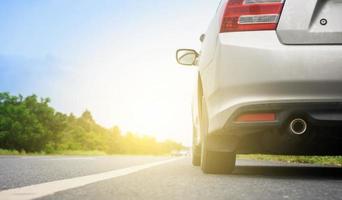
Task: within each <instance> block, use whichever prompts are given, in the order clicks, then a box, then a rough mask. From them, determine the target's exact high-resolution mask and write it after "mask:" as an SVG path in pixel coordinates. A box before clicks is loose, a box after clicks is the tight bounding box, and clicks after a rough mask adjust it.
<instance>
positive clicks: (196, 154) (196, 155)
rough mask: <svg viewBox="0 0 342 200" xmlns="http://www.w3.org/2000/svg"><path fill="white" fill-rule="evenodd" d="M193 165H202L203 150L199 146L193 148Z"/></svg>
mask: <svg viewBox="0 0 342 200" xmlns="http://www.w3.org/2000/svg"><path fill="white" fill-rule="evenodd" d="M192 165H193V166H196V167H197V166H200V165H201V149H200V147H199V145H195V146H193V147H192Z"/></svg>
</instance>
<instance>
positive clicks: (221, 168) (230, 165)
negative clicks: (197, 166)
mask: <svg viewBox="0 0 342 200" xmlns="http://www.w3.org/2000/svg"><path fill="white" fill-rule="evenodd" d="M206 143H207V139H204V140H203V143H202V157H201V168H202V171H203V172H204V173H208V174H231V173H232V172H233V170H234V168H235V162H236V153H235V152H219V151H210V150H208V148H207V144H206Z"/></svg>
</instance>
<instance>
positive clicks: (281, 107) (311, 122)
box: [223, 102, 342, 139]
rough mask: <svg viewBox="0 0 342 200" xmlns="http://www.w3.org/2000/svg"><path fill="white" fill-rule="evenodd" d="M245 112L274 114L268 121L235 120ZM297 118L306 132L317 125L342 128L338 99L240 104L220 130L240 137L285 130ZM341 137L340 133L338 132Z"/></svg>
mask: <svg viewBox="0 0 342 200" xmlns="http://www.w3.org/2000/svg"><path fill="white" fill-rule="evenodd" d="M248 113H275V114H276V120H274V121H271V122H237V121H236V119H237V118H238V117H239V116H240V115H243V114H248ZM297 118H301V119H304V120H305V121H306V122H307V123H308V127H309V132H310V130H311V131H312V129H315V128H317V127H326V128H329V127H341V128H342V102H330V103H270V104H255V105H249V106H244V107H241V108H239V109H237V110H236V111H235V112H234V113H233V114H232V115H231V116H230V118H229V119H228V121H227V123H226V124H225V126H224V128H223V130H224V131H223V133H225V134H229V135H235V136H244V135H248V134H254V133H258V132H262V131H269V130H276V131H278V132H284V131H285V132H286V131H288V130H289V124H290V122H291V121H292V120H293V119H297ZM340 137H341V139H342V134H341V135H340Z"/></svg>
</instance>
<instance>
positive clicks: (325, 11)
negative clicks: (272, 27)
mask: <svg viewBox="0 0 342 200" xmlns="http://www.w3.org/2000/svg"><path fill="white" fill-rule="evenodd" d="M341 19H342V0H286V2H285V6H284V9H283V12H282V14H281V18H280V21H279V24H278V28H277V33H278V36H279V39H280V41H281V42H282V43H284V44H342V23H341Z"/></svg>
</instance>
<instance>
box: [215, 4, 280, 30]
mask: <svg viewBox="0 0 342 200" xmlns="http://www.w3.org/2000/svg"><path fill="white" fill-rule="evenodd" d="M284 1H285V0H228V3H227V5H226V9H225V12H224V15H223V20H222V26H221V31H220V32H221V33H224V32H235V31H257V30H275V29H276V28H277V25H278V21H279V18H280V14H281V12H282V10H283V6H284Z"/></svg>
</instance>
